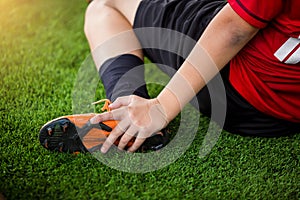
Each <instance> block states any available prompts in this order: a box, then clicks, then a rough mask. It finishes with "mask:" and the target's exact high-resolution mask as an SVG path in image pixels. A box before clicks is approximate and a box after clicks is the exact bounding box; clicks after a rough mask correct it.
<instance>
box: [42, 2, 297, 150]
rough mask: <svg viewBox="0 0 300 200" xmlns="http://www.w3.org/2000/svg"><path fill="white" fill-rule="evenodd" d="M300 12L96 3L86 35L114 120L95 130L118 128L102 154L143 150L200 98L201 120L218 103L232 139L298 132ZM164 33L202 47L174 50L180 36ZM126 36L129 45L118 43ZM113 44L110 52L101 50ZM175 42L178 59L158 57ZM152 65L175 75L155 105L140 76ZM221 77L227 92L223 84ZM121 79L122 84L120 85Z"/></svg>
mask: <svg viewBox="0 0 300 200" xmlns="http://www.w3.org/2000/svg"><path fill="white" fill-rule="evenodd" d="M299 7H300V1H298V0H289V1H281V0H272V1H271V0H265V1H258V0H252V1H249V0H228V1H227V2H226V1H221V0H218V1H216V0H107V1H105V0H94V1H92V2H91V3H90V5H89V7H88V9H87V11H86V21H85V33H86V36H87V39H88V42H89V44H90V47H91V50H92V54H93V58H94V61H95V63H96V65H97V69H98V71H99V74H100V76H101V79H102V82H103V84H104V87H105V90H106V95H107V98H109V99H111V100H112V101H113V103H112V104H111V105H110V106H109V108H110V109H111V111H109V112H106V113H102V114H98V115H94V116H93V117H91V118H90V119H89V123H91V124H97V123H100V122H103V123H104V122H105V121H108V120H118V125H117V126H115V127H114V128H113V130H112V131H111V132H110V134H109V135H108V137H107V139H106V141H105V142H104V144H103V145H102V146H101V151H102V152H103V153H105V152H107V151H108V149H109V148H110V147H111V145H112V144H114V143H115V141H116V140H119V141H118V148H119V149H124V148H125V147H126V145H127V144H128V142H130V141H132V139H133V138H135V140H134V141H133V142H132V144H131V145H130V147H129V148H128V151H130V152H134V151H136V150H137V149H139V148H140V146H141V145H142V144H143V143H144V142H145V140H146V139H147V138H149V137H151V136H152V134H153V133H157V132H159V131H160V130H162V129H163V128H164V127H166V126H167V124H168V123H169V122H170V121H171V120H172V119H173V118H174V117H175V116H176V115H177V114H178V113H179V112H180V111H181V110H182V108H183V107H184V106H185V105H186V104H187V103H188V102H190V101H191V100H192V98H193V97H194V96H196V98H197V101H198V104H199V110H200V112H202V113H204V114H206V115H208V116H211V115H212V113H211V111H212V110H211V107H212V105H211V104H212V102H217V104H218V105H220V106H221V107H222V106H223V107H225V108H226V118H225V122H224V129H225V130H227V131H229V132H231V133H237V134H242V135H254V136H267V137H273V136H282V135H288V134H293V133H299V132H300V48H299V47H300V12H299V11H298V8H299ZM153 27H155V28H153ZM151 28H153V29H151ZM151 30H154V31H153V33H152V32H151ZM164 30H173V31H176V32H179V33H182V34H183V35H186V36H188V37H190V38H192V39H193V40H195V41H196V43H195V44H193V45H192V47H191V46H190V44H186V43H185V42H181V41H180V39H182V41H186V40H185V39H184V37H179V38H178V37H175V39H177V40H176V41H172V39H174V38H173V37H172V34H171V35H170V37H169V38H168V37H165V36H166V35H164V34H165V32H167V31H164ZM148 31H149V32H148ZM125 33H126V34H125ZM161 34H162V35H161ZM118 35H120V36H122V35H123V37H121V39H119V40H118ZM113 39H116V40H117V42H116V41H115V42H113V44H114V46H109V44H110V43H109V42H107V41H110V40H113ZM105 42H107V45H106V51H103V50H101V49H97V48H98V47H99V46H101V45H103V44H105ZM173 42H174V46H175V47H176V48H177V49H179V50H178V51H177V52H176V53H174V52H171V51H166V50H165V49H159V47H160V44H161V46H162V47H164V46H163V45H164V43H170V44H169V46H168V45H167V46H168V47H170V48H171V49H173V47H174V46H172V45H173V44H171V43H173ZM115 45H118V47H117V48H116V46H115ZM155 45H157V46H155ZM110 47H111V48H110ZM128 49H129V50H130V51H126V50H128ZM180 49H183V50H182V51H181V50H180ZM186 51H187V54H186ZM181 53H182V54H184V55H185V54H186V58H184V56H183V55H180V54H181ZM144 56H147V57H148V58H149V59H150V60H151V61H152V62H155V63H160V64H163V65H164V66H168V67H170V68H172V69H174V70H175V71H176V73H173V74H171V75H172V78H171V80H170V82H169V83H168V84H167V85H166V86H165V87H164V89H163V90H162V91H161V92H160V94H159V95H158V96H157V97H156V98H153V99H150V98H149V96H148V93H147V88H146V86H145V84H144V75H143V67H140V66H143V58H144ZM137 66H139V67H137ZM134 69H137V70H134ZM132 70H134V73H129V72H130V71H132ZM163 70H164V71H168V70H166V68H164V69H163ZM218 72H220V74H221V76H222V78H223V84H218V80H219V79H218V78H217V76H216V75H217V74H218ZM126 74H129V75H126ZM124 76H125V78H124ZM120 79H124V80H122V81H121V82H122V83H123V84H118V81H119V80H120ZM208 86H211V87H208ZM224 87H225V93H226V94H224V93H222V89H224ZM208 88H212V89H208ZM170 102H171V103H170ZM220 110H222V109H220ZM216 112H218V111H216ZM220 112H221V111H220ZM217 121H218V120H217ZM118 138H119V139H118ZM50 140H51V138H49V139H48V140H47V142H49V141H50ZM47 144H48V143H47ZM44 146H45V145H44Z"/></svg>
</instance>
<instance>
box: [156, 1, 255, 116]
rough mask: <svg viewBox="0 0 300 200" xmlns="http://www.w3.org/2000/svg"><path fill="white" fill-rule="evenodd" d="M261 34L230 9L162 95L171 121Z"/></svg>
mask: <svg viewBox="0 0 300 200" xmlns="http://www.w3.org/2000/svg"><path fill="white" fill-rule="evenodd" d="M256 33H257V29H256V28H254V27H252V26H250V25H249V24H247V23H246V22H245V21H244V20H243V19H241V18H240V17H239V16H238V15H237V14H236V13H235V12H234V11H233V10H232V9H231V7H230V6H229V5H227V6H225V7H224V8H223V9H222V10H221V11H220V13H219V14H218V15H217V16H216V17H215V18H214V19H213V20H212V22H211V23H210V24H209V26H208V27H207V29H206V30H205V31H204V33H203V35H202V36H201V38H200V39H199V41H198V42H197V45H196V46H195V47H194V49H193V50H192V52H191V53H190V55H189V56H188V58H187V59H186V61H185V62H184V63H183V64H182V66H181V67H180V69H179V70H178V72H177V73H176V74H175V75H174V76H173V78H172V79H171V81H170V82H169V83H168V84H167V86H166V87H165V88H164V90H163V91H162V92H161V93H160V94H159V95H158V97H157V98H158V100H159V102H160V103H161V105H162V106H163V108H164V110H165V112H166V115H167V118H168V119H169V120H171V119H173V118H174V117H175V116H176V115H177V114H178V113H179V112H180V111H181V110H182V108H183V107H184V106H185V105H186V104H187V103H188V102H189V101H190V100H191V99H192V98H193V97H194V96H195V94H197V93H198V92H199V91H200V90H201V89H202V88H203V87H204V86H205V85H206V83H207V82H208V81H209V80H211V79H212V78H213V77H214V76H215V75H216V74H217V73H218V71H219V70H220V69H222V68H223V67H224V66H225V65H226V64H227V63H228V62H229V61H230V60H231V59H232V57H233V56H235V55H236V54H237V53H238V52H239V51H240V50H241V49H242V48H243V47H244V45H245V44H247V42H248V41H249V40H250V39H251V38H252V37H253V36H254V35H255V34H256Z"/></svg>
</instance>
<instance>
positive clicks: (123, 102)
mask: <svg viewBox="0 0 300 200" xmlns="http://www.w3.org/2000/svg"><path fill="white" fill-rule="evenodd" d="M130 101H131V96H124V97H119V98H117V99H116V100H115V101H114V102H113V103H112V104H110V105H109V108H111V109H117V108H120V107H121V106H128V105H129V104H130Z"/></svg>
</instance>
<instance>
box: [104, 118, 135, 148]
mask: <svg viewBox="0 0 300 200" xmlns="http://www.w3.org/2000/svg"><path fill="white" fill-rule="evenodd" d="M128 125H129V124H128V123H127V122H126V121H125V120H123V121H121V122H120V123H119V124H118V125H117V126H116V127H115V128H114V129H113V130H112V132H111V133H110V134H109V136H108V137H107V138H106V140H105V142H104V143H103V145H102V147H101V152H102V153H106V152H107V151H108V150H109V148H110V147H111V146H112V145H113V143H114V142H115V141H116V140H117V139H118V138H119V137H120V136H121V135H122V134H123V133H124V132H125V131H126V130H127V128H128Z"/></svg>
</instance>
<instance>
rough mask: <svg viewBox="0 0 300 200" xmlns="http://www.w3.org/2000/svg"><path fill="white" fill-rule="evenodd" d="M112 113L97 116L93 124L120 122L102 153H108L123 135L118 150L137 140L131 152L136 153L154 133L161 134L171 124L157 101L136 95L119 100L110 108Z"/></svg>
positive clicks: (92, 120) (105, 143)
mask: <svg viewBox="0 0 300 200" xmlns="http://www.w3.org/2000/svg"><path fill="white" fill-rule="evenodd" d="M109 107H110V108H111V109H112V110H111V111H110V112H106V113H102V114H99V115H96V116H95V117H94V118H93V119H91V122H92V123H99V122H102V121H107V120H118V121H119V123H118V125H117V126H116V127H115V128H114V129H113V130H112V132H111V133H110V135H109V136H108V137H107V139H106V141H105V142H104V144H103V145H102V148H101V152H102V153H106V152H107V151H108V150H109V148H110V147H111V145H113V143H114V142H115V141H116V140H117V139H118V138H119V137H120V136H121V135H122V134H124V135H123V136H122V137H121V140H120V142H119V145H118V148H119V149H124V147H125V146H126V145H127V143H128V142H129V141H130V140H131V139H133V138H134V137H135V138H136V139H135V141H134V143H133V145H132V146H131V147H130V148H129V149H128V151H129V152H134V151H136V150H137V149H138V148H139V147H140V146H141V145H142V144H143V142H144V141H145V140H146V138H148V137H150V136H151V135H153V134H154V133H157V132H159V131H160V130H161V129H163V128H164V127H166V126H167V124H168V123H169V122H168V120H167V117H166V114H165V112H164V110H163V108H162V106H161V105H160V103H159V101H158V100H157V99H144V98H141V97H138V96H135V95H131V96H125V97H120V98H118V99H117V100H116V101H115V102H113V103H112V104H111V105H110V106H109Z"/></svg>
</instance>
